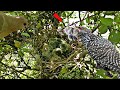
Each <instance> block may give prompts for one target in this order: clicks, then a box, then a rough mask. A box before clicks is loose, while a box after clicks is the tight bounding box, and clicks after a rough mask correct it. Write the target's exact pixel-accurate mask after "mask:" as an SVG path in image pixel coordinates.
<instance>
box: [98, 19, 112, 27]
mask: <svg viewBox="0 0 120 90" xmlns="http://www.w3.org/2000/svg"><path fill="white" fill-rule="evenodd" d="M100 20H101V23H102V24H104V25H106V26H111V25H112V24H113V19H111V18H100Z"/></svg>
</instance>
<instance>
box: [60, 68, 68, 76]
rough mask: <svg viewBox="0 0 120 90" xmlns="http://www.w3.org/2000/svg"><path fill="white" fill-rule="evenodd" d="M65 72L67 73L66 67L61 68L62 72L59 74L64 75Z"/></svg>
mask: <svg viewBox="0 0 120 90" xmlns="http://www.w3.org/2000/svg"><path fill="white" fill-rule="evenodd" d="M67 71H68V70H67V68H66V67H63V68H62V70H61V71H60V74H64V73H66V72H67Z"/></svg>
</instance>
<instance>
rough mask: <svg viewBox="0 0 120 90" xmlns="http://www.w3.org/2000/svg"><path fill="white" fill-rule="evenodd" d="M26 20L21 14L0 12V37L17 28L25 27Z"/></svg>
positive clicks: (26, 24)
mask: <svg viewBox="0 0 120 90" xmlns="http://www.w3.org/2000/svg"><path fill="white" fill-rule="evenodd" d="M27 26H28V21H27V19H26V18H25V17H23V16H10V15H6V14H5V13H3V12H0V39H2V38H4V37H6V36H8V35H9V34H10V33H12V32H15V31H17V30H21V29H25V28H26V27H27Z"/></svg>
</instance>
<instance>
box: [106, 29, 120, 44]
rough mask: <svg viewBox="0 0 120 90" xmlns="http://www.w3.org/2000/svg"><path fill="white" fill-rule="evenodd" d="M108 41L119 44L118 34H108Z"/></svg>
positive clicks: (119, 33)
mask: <svg viewBox="0 0 120 90" xmlns="http://www.w3.org/2000/svg"><path fill="white" fill-rule="evenodd" d="M108 39H109V40H110V41H111V42H113V43H115V44H117V43H119V42H120V32H119V31H117V30H113V31H112V32H111V33H110V35H109V37H108Z"/></svg>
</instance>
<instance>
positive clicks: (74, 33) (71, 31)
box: [63, 26, 91, 41]
mask: <svg viewBox="0 0 120 90" xmlns="http://www.w3.org/2000/svg"><path fill="white" fill-rule="evenodd" d="M63 31H64V33H65V34H67V35H68V38H69V40H71V41H72V40H74V41H75V40H78V41H80V39H81V38H88V35H89V34H88V33H91V31H90V30H89V29H87V28H85V27H83V26H79V27H76V28H73V27H66V28H65V29H64V30H63ZM88 39H89V38H88Z"/></svg>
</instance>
